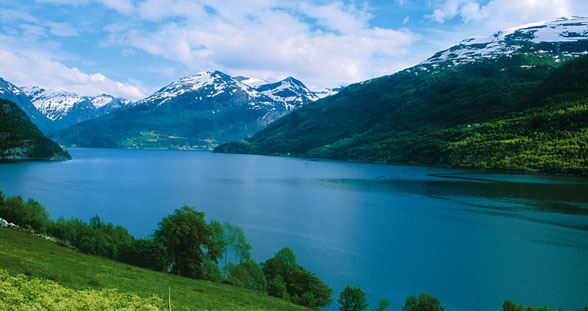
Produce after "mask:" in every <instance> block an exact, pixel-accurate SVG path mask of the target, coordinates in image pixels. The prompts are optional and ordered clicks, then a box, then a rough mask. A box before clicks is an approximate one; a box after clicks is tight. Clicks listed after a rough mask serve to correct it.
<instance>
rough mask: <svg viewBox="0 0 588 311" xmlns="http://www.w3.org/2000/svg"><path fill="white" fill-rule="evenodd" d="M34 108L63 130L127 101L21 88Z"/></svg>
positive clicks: (103, 113)
mask: <svg viewBox="0 0 588 311" xmlns="http://www.w3.org/2000/svg"><path fill="white" fill-rule="evenodd" d="M21 90H22V92H23V93H24V94H26V95H27V96H28V97H29V98H30V100H31V102H32V103H33V105H34V106H35V108H37V110H38V111H39V112H41V113H42V114H43V115H44V116H45V117H46V118H47V119H49V120H51V121H52V122H53V123H54V124H55V129H56V130H58V129H63V128H66V127H69V126H72V125H74V124H76V123H79V122H83V121H86V120H90V119H95V118H97V117H100V116H102V115H105V114H107V113H110V112H112V111H114V110H116V109H119V108H122V107H124V106H126V105H128V104H129V102H130V101H129V100H127V99H123V98H116V97H114V96H111V95H108V94H101V95H98V96H80V95H78V94H76V93H72V92H68V91H63V90H52V89H45V88H41V87H37V86H33V87H22V88H21Z"/></svg>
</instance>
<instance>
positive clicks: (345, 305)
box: [337, 286, 369, 311]
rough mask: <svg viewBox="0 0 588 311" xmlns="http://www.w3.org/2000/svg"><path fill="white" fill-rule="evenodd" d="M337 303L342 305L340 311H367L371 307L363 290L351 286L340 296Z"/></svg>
mask: <svg viewBox="0 0 588 311" xmlns="http://www.w3.org/2000/svg"><path fill="white" fill-rule="evenodd" d="M337 302H339V304H340V305H341V306H340V307H339V310H341V311H362V310H365V309H367V307H368V305H369V303H368V301H367V299H366V297H365V293H364V292H363V291H362V290H361V288H359V287H357V288H353V287H350V286H347V287H345V289H344V290H343V291H342V292H341V294H340V295H339V299H338V300H337Z"/></svg>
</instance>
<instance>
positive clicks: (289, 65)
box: [0, 0, 588, 99]
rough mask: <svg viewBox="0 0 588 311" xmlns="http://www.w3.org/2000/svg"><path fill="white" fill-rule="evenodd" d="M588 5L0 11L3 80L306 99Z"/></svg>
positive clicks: (59, 0) (56, 6) (121, 92)
mask: <svg viewBox="0 0 588 311" xmlns="http://www.w3.org/2000/svg"><path fill="white" fill-rule="evenodd" d="M571 15H577V16H586V15H588V1H586V0H516V1H514V0H485V1H481V0H421V1H417V0H366V1H327V0H315V1H297V0H247V1H244V0H222V1H221V0H36V1H35V0H30V1H27V0H19V1H14V0H10V1H8V0H0V23H1V24H0V25H1V27H0V76H1V77H3V78H5V79H7V80H8V81H11V82H13V83H15V84H17V85H21V86H25V85H40V86H44V87H49V88H61V89H66V90H71V91H75V92H77V93H79V94H81V95H95V94H98V93H102V92H106V93H110V94H114V95H117V96H123V97H127V98H132V99H139V98H142V97H144V96H147V95H149V94H150V93H151V92H153V91H155V90H157V89H159V88H160V87H162V86H164V85H166V84H168V83H169V82H171V81H174V80H176V79H178V78H179V77H182V76H185V75H188V74H193V73H197V72H200V71H204V70H221V71H224V72H226V73H228V74H231V75H245V76H252V77H258V78H262V79H266V80H269V81H274V80H278V79H281V78H284V77H286V76H294V77H296V78H298V79H300V80H302V81H303V82H305V83H306V84H307V85H309V86H311V87H313V88H322V87H334V86H338V85H346V84H349V83H353V82H358V81H362V80H366V79H369V78H373V77H377V76H381V75H385V74H391V73H394V72H396V71H398V70H400V69H403V68H406V67H408V66H411V65H414V64H417V63H419V62H421V61H423V60H425V59H426V58H427V57H429V56H431V55H432V54H433V53H434V52H436V51H439V50H441V49H445V48H448V47H450V46H451V45H454V44H456V43H458V42H459V41H460V40H462V39H465V38H467V37H471V36H483V35H488V34H490V33H494V32H496V31H497V30H499V29H502V28H506V27H511V26H515V25H518V24H523V23H528V22H534V21H540V20H547V19H554V18H557V17H561V16H571Z"/></svg>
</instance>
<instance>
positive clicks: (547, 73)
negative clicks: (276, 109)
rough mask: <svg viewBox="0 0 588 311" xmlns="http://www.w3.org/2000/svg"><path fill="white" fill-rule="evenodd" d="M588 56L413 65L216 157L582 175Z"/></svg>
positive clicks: (587, 169)
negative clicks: (231, 155) (310, 159)
mask: <svg viewBox="0 0 588 311" xmlns="http://www.w3.org/2000/svg"><path fill="white" fill-rule="evenodd" d="M587 145H588V57H586V56H584V57H580V58H577V59H574V60H571V61H567V62H565V63H563V64H561V63H560V62H556V61H554V59H553V58H542V57H538V56H530V55H523V54H517V55H514V56H505V57H502V58H498V59H486V60H482V61H479V62H476V63H470V64H463V65H458V66H447V67H443V68H433V67H432V66H430V65H428V66H417V67H413V68H410V69H407V70H404V71H401V72H399V73H397V74H394V75H391V76H385V77H381V78H377V79H373V80H369V81H365V82H362V83H359V84H354V85H351V86H349V87H347V88H345V89H343V90H342V91H341V92H340V93H339V94H337V95H334V96H330V97H327V98H325V99H323V100H319V101H317V102H315V103H312V104H310V105H308V106H306V107H303V108H301V109H299V110H297V111H294V112H292V113H290V114H289V115H287V116H285V117H283V118H281V119H279V120H277V121H276V122H274V123H273V124H271V125H269V126H268V127H267V128H265V129H264V130H262V131H260V132H259V133H257V134H256V135H254V136H253V137H250V138H248V139H246V140H243V141H237V142H231V143H227V144H224V145H221V146H219V147H217V148H216V149H215V151H216V152H227V153H253V154H265V155H291V156H302V157H316V158H329V159H339V160H358V161H370V162H384V163H417V164H426V165H440V166H450V167H463V168H476V169H495V170H513V171H531V172H541V173H552V174H577V175H586V174H588V160H587V159H588V151H587V150H588V149H587Z"/></svg>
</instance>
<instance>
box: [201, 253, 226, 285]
mask: <svg viewBox="0 0 588 311" xmlns="http://www.w3.org/2000/svg"><path fill="white" fill-rule="evenodd" d="M223 278H224V276H223V273H222V272H221V270H220V268H219V267H218V264H217V263H216V262H215V261H213V260H211V259H209V258H205V259H204V262H203V263H202V279H203V280H207V281H212V282H219V283H220V282H222V281H223Z"/></svg>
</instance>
